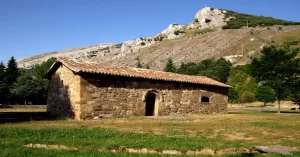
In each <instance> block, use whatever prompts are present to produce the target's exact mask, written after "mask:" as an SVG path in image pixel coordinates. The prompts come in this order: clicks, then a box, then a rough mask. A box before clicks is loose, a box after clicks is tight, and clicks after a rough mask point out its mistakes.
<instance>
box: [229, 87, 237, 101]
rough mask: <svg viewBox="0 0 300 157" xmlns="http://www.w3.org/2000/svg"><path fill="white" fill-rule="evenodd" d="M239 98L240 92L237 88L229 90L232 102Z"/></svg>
mask: <svg viewBox="0 0 300 157" xmlns="http://www.w3.org/2000/svg"><path fill="white" fill-rule="evenodd" d="M238 98H239V93H238V91H237V90H235V89H234V88H230V89H229V90H228V99H229V102H230V103H231V104H232V103H233V102H234V101H235V100H237V99H238Z"/></svg>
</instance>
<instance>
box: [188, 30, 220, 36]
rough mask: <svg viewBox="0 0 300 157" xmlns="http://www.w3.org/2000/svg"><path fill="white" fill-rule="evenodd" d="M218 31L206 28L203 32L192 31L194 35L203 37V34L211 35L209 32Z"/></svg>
mask: <svg viewBox="0 0 300 157" xmlns="http://www.w3.org/2000/svg"><path fill="white" fill-rule="evenodd" d="M214 31H216V30H215V29H211V28H206V29H201V30H194V31H192V34H193V35H201V34H205V33H209V32H214Z"/></svg>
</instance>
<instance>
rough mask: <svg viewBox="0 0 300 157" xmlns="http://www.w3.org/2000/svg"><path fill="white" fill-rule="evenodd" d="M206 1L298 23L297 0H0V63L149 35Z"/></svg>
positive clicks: (181, 20) (186, 17) (188, 17)
mask: <svg viewBox="0 0 300 157" xmlns="http://www.w3.org/2000/svg"><path fill="white" fill-rule="evenodd" d="M205 5H207V6H210V7H214V8H223V9H229V10H233V11H237V12H243V13H249V14H255V15H264V16H272V17H275V18H279V19H285V20H292V21H300V16H299V15H300V9H299V6H300V1H299V0H226V1H225V0H0V61H4V62H7V60H8V59H9V58H10V57H11V56H14V57H15V58H17V59H20V58H23V57H27V56H32V55H36V54H41V53H45V52H53V51H58V50H63V49H66V48H72V47H79V46H87V45H93V44H98V43H122V42H123V41H126V40H130V39H135V38H138V37H148V36H153V35H155V34H157V33H159V32H161V31H162V30H163V29H165V28H166V27H167V26H168V25H169V24H171V23H178V24H187V23H189V22H191V21H192V20H193V19H194V15H195V14H196V12H197V11H198V10H200V9H201V8H203V7H204V6H205Z"/></svg>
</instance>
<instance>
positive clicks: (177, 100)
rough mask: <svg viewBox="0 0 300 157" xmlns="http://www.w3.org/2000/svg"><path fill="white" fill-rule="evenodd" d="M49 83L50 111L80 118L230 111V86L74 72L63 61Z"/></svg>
mask: <svg viewBox="0 0 300 157" xmlns="http://www.w3.org/2000/svg"><path fill="white" fill-rule="evenodd" d="M49 85H50V90H49V92H48V93H49V95H48V108H47V110H48V112H49V113H50V114H51V115H53V116H64V117H69V118H74V119H77V120H80V119H91V118H94V117H98V116H126V115H132V116H145V115H146V113H148V115H153V116H167V115H188V114H215V113H226V112H227V102H228V97H227V94H228V88H224V87H218V86H208V85H198V84H189V83H179V82H171V81H157V80H149V79H142V78H131V77H122V76H113V75H105V74H92V73H80V74H74V73H73V71H71V70H70V69H68V68H67V67H66V66H64V65H61V66H60V67H59V68H58V69H57V70H56V72H55V73H54V74H53V75H52V77H51V80H50V84H49ZM150 95H151V96H150ZM150 97H151V98H150ZM203 98H204V99H203ZM150 99H153V100H150ZM205 99H206V100H205ZM203 100H205V101H207V100H208V101H209V102H202V101H203ZM151 105H152V107H151ZM149 106H150V108H149ZM147 110H148V111H147ZM149 110H150V111H149ZM149 113H150V114H149Z"/></svg>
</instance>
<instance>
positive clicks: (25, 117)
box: [0, 112, 53, 123]
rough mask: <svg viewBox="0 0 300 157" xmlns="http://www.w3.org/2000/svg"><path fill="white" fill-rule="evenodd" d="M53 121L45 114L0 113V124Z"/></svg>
mask: <svg viewBox="0 0 300 157" xmlns="http://www.w3.org/2000/svg"><path fill="white" fill-rule="evenodd" d="M50 119H53V118H52V117H50V116H49V114H48V113H47V112H0V123H18V122H26V121H31V120H50Z"/></svg>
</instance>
